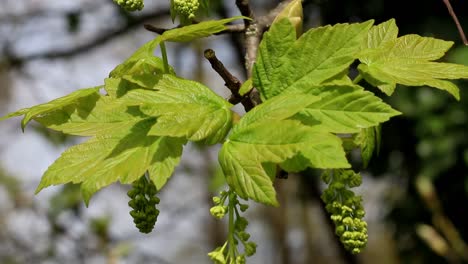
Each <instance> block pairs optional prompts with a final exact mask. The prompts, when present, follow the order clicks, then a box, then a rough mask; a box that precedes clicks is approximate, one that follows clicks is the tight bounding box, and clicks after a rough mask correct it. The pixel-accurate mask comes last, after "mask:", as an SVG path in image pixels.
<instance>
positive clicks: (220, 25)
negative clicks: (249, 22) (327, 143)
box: [156, 16, 250, 45]
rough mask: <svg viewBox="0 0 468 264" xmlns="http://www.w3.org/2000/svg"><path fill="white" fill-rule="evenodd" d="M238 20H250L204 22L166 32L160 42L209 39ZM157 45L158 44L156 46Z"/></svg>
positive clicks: (227, 19)
mask: <svg viewBox="0 0 468 264" xmlns="http://www.w3.org/2000/svg"><path fill="white" fill-rule="evenodd" d="M238 19H250V18H248V17H244V16H236V17H230V18H225V19H221V20H210V21H203V22H200V23H198V24H193V25H188V26H185V27H181V28H175V29H171V30H168V31H166V32H164V33H163V34H162V35H161V36H160V37H159V41H172V42H189V41H192V40H195V39H199V38H204V37H209V36H211V35H213V34H216V33H218V32H221V31H223V30H226V29H227V27H226V24H227V23H230V22H232V21H234V20H238ZM156 45H157V44H156Z"/></svg>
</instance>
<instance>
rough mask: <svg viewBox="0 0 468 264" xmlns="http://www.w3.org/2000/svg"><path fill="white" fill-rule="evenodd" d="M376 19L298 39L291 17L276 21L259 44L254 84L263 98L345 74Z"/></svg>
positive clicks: (313, 32) (316, 31)
mask: <svg viewBox="0 0 468 264" xmlns="http://www.w3.org/2000/svg"><path fill="white" fill-rule="evenodd" d="M372 23H373V21H372V20H371V21H367V22H364V23H359V24H337V25H334V26H325V27H318V28H314V29H311V30H309V31H308V32H306V33H305V34H303V35H302V36H301V37H300V38H299V39H297V40H296V41H294V40H295V29H294V27H293V26H292V25H291V23H290V22H289V21H287V20H286V19H283V20H281V21H279V22H277V23H275V24H273V25H272V27H271V28H270V33H267V34H266V36H265V37H264V39H263V40H262V43H261V44H260V47H259V53H258V60H257V62H256V63H255V66H254V69H253V82H254V86H255V87H256V88H257V89H258V90H259V92H260V94H261V96H262V99H267V98H271V97H272V96H275V95H278V94H280V93H282V92H283V91H285V90H287V89H295V90H302V89H307V87H309V86H311V85H317V84H321V83H324V82H327V81H329V80H330V79H334V78H335V79H336V78H343V76H344V75H345V73H346V71H347V69H348V68H349V66H350V65H351V63H352V62H353V61H354V60H355V58H356V57H357V55H358V52H359V51H360V50H361V43H362V39H363V38H364V37H365V36H366V35H367V32H368V30H369V28H370V27H371V26H372Z"/></svg>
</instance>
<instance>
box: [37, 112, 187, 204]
mask: <svg viewBox="0 0 468 264" xmlns="http://www.w3.org/2000/svg"><path fill="white" fill-rule="evenodd" d="M154 123H155V119H154V118H151V119H146V120H142V121H140V122H138V123H137V124H135V125H134V126H132V127H128V128H127V129H125V130H120V131H115V133H112V134H106V135H100V136H97V137H94V138H91V139H90V140H88V141H87V142H85V143H82V144H79V145H76V146H73V147H71V148H69V149H67V150H66V151H65V152H64V153H62V155H61V156H60V158H58V159H57V160H56V161H55V162H54V163H53V164H52V165H51V166H50V167H49V168H48V169H47V171H46V172H45V174H44V176H43V177H42V180H41V182H40V184H39V186H38V188H37V192H39V191H40V190H42V189H43V188H45V187H47V186H50V185H57V184H64V183H68V182H72V183H81V190H82V195H83V198H84V200H85V202H86V203H88V202H89V199H90V198H91V196H92V195H93V194H94V193H95V192H96V191H98V190H99V189H101V188H103V187H105V186H107V185H109V184H111V183H113V182H116V181H120V182H121V183H132V182H133V181H135V180H136V179H138V178H139V177H141V176H142V175H143V174H144V173H145V171H147V170H148V169H151V170H152V172H153V175H152V176H151V177H152V179H153V181H154V180H155V179H154V178H156V182H158V179H157V178H158V177H161V178H162V179H167V178H168V177H169V176H170V175H171V174H172V171H173V169H174V166H175V165H176V164H177V162H178V160H179V158H180V155H181V152H182V145H183V144H184V143H185V141H184V140H183V139H179V138H169V137H156V136H147V132H148V130H149V129H150V128H151V126H152V125H153V124H154ZM157 166H158V167H160V168H159V169H154V168H155V167H157ZM158 173H160V174H159V175H157V174H158Z"/></svg>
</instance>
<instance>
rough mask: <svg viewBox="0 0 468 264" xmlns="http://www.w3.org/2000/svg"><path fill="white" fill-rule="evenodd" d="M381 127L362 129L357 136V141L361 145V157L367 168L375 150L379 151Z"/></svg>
mask: <svg viewBox="0 0 468 264" xmlns="http://www.w3.org/2000/svg"><path fill="white" fill-rule="evenodd" d="M379 132H380V128H379V127H369V128H364V129H362V130H361V131H360V132H359V133H358V134H357V136H356V139H355V142H356V144H357V145H359V146H360V147H361V159H362V163H363V167H364V168H367V166H368V165H369V161H370V160H371V158H372V155H373V154H374V152H376V153H378V148H379V146H378V145H379V141H380V134H378V133H379Z"/></svg>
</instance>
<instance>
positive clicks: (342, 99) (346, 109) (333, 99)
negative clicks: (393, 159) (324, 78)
mask: <svg viewBox="0 0 468 264" xmlns="http://www.w3.org/2000/svg"><path fill="white" fill-rule="evenodd" d="M306 92H307V94H310V95H316V96H320V97H321V100H319V101H317V102H314V103H312V104H310V105H308V106H307V108H305V109H304V110H303V111H301V112H300V113H299V114H297V115H296V116H295V118H297V119H299V120H301V121H303V122H305V123H312V124H314V123H315V124H321V126H322V127H324V128H325V129H326V130H327V131H330V132H333V133H356V132H359V131H360V130H361V129H362V128H367V127H373V126H376V125H378V124H380V123H383V122H385V121H387V120H388V119H390V118H391V117H393V116H396V115H399V114H400V112H398V111H396V110H394V109H393V108H391V107H390V106H389V105H387V104H385V103H384V102H382V100H381V99H380V98H379V97H377V96H375V95H374V94H373V93H371V92H367V91H365V90H364V89H363V88H362V87H360V86H358V85H348V84H326V85H321V86H317V87H310V88H309V89H308V90H307V91H306Z"/></svg>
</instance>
